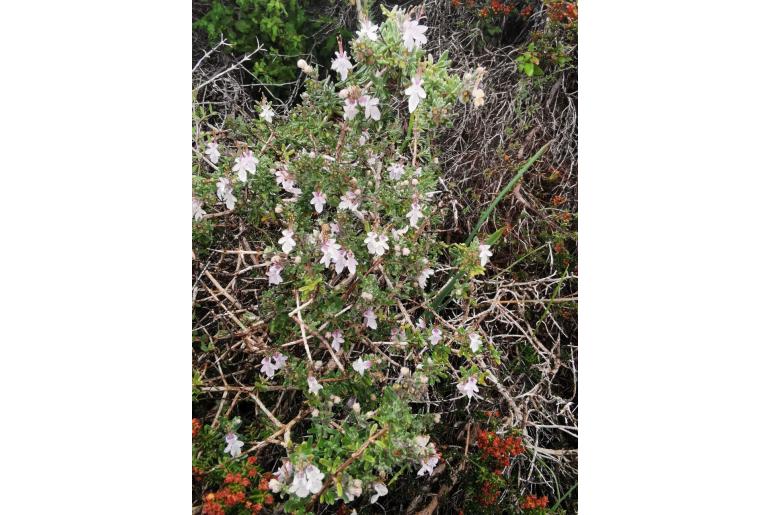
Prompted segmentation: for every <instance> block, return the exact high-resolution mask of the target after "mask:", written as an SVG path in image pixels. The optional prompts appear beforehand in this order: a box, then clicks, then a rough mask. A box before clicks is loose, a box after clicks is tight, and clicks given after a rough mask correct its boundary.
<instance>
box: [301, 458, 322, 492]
mask: <svg viewBox="0 0 770 515" xmlns="http://www.w3.org/2000/svg"><path fill="white" fill-rule="evenodd" d="M324 475H325V474H324V473H322V472H321V471H320V470H318V467H316V466H315V465H310V466H309V467H306V468H305V476H306V477H307V483H308V488H310V491H311V492H313V493H314V494H317V493H318V492H320V491H321V487H322V486H323V483H322V482H321V480H322V479H323V478H324Z"/></svg>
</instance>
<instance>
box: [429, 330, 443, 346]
mask: <svg viewBox="0 0 770 515" xmlns="http://www.w3.org/2000/svg"><path fill="white" fill-rule="evenodd" d="M439 341H441V329H439V328H438V327H434V328H433V330H432V331H431V332H430V344H431V345H436V344H437V343H438V342H439Z"/></svg>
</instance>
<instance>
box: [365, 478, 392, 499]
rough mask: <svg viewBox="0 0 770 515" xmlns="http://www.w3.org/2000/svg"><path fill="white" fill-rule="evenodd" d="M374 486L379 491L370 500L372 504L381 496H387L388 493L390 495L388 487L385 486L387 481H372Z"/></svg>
mask: <svg viewBox="0 0 770 515" xmlns="http://www.w3.org/2000/svg"><path fill="white" fill-rule="evenodd" d="M372 487H373V488H374V490H375V491H376V492H377V493H376V494H374V495H373V496H372V498H371V499H370V500H369V502H371V503H372V504H374V503H376V502H377V499H379V498H380V497H385V496H386V495H388V487H387V486H385V483H382V482H380V481H377V482H376V483H372Z"/></svg>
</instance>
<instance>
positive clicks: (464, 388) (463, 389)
mask: <svg viewBox="0 0 770 515" xmlns="http://www.w3.org/2000/svg"><path fill="white" fill-rule="evenodd" d="M457 389H458V390H460V393H462V394H463V395H467V396H468V400H470V399H472V398H474V397H478V395H476V394H477V393H479V387H478V386H476V378H475V377H469V378H468V379H466V380H465V381H462V382H459V383H457Z"/></svg>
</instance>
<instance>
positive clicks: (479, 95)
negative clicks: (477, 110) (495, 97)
mask: <svg viewBox="0 0 770 515" xmlns="http://www.w3.org/2000/svg"><path fill="white" fill-rule="evenodd" d="M471 95H473V105H474V106H476V107H481V106H483V105H484V90H483V89H481V88H475V89H474V90H473V91H472V92H471Z"/></svg>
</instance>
